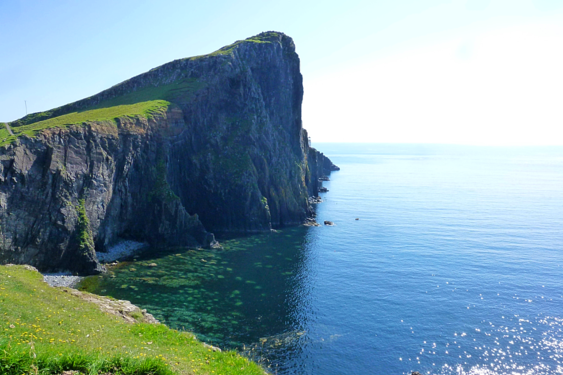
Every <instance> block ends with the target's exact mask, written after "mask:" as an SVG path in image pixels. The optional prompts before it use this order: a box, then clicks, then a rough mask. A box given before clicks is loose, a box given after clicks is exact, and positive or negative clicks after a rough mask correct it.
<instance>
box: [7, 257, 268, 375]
mask: <svg viewBox="0 0 563 375" xmlns="http://www.w3.org/2000/svg"><path fill="white" fill-rule="evenodd" d="M69 370H76V371H80V372H81V373H83V374H106V373H111V374H123V375H133V374H135V375H143V374H147V375H148V374H153V375H158V374H160V375H172V374H210V375H217V374H264V371H263V370H262V369H261V368H260V367H259V366H258V365H256V364H255V363H253V362H251V361H249V360H247V359H246V358H243V357H240V356H239V355H237V354H236V353H234V352H222V353H220V352H213V351H211V350H210V349H208V348H205V347H204V346H203V345H202V344H201V343H200V342H199V341H197V340H196V339H195V338H194V336H193V335H192V334H191V333H187V332H178V331H175V330H172V329H169V328H167V327H166V326H164V325H153V324H146V323H136V324H127V323H125V322H124V321H123V320H122V319H121V318H118V317H116V316H114V315H110V314H107V313H104V312H102V311H100V309H99V307H98V306H97V305H94V304H92V303H89V302H85V301H84V300H82V299H79V298H77V297H75V296H72V295H70V294H68V293H65V292H64V291H63V290H61V289H59V288H52V287H50V286H48V285H47V284H45V283H43V282H42V276H41V274H39V273H37V272H34V271H28V270H26V269H25V268H24V267H23V266H11V267H6V266H0V373H2V374H6V375H21V374H61V373H62V372H63V371H69Z"/></svg>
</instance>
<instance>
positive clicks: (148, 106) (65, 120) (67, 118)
mask: <svg viewBox="0 0 563 375" xmlns="http://www.w3.org/2000/svg"><path fill="white" fill-rule="evenodd" d="M169 105H170V103H169V102H167V101H165V100H151V101H146V102H140V103H135V104H127V105H116V106H112V107H104V108H96V109H91V110H85V111H81V112H72V113H68V114H66V115H62V116H58V117H53V118H50V119H47V120H43V121H38V122H34V123H31V124H29V125H21V126H18V127H10V128H11V130H12V133H13V134H10V133H9V131H8V128H7V125H6V124H2V128H0V147H1V146H4V145H6V144H9V143H12V142H14V141H15V140H16V139H17V138H18V137H21V136H22V135H27V136H29V137H35V136H36V135H37V134H39V132H41V131H42V130H45V129H53V128H63V129H64V128H68V127H69V126H71V125H77V124H84V123H87V122H94V121H107V122H110V123H113V124H115V119H116V118H119V117H138V116H143V117H151V116H153V115H154V114H156V113H162V112H164V111H166V109H167V108H168V106H169ZM8 126H9V125H8Z"/></svg>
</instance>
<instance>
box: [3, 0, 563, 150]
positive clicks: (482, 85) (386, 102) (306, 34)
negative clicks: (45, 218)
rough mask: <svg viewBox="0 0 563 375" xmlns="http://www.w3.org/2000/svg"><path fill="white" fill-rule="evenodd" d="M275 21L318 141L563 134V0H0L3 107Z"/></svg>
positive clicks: (121, 75) (109, 78)
mask: <svg viewBox="0 0 563 375" xmlns="http://www.w3.org/2000/svg"><path fill="white" fill-rule="evenodd" d="M268 30H276V31H282V32H284V33H286V34H288V35H289V36H291V37H292V38H293V39H294V40H295V43H296V45H297V52H298V53H299V56H300V57H301V68H302V73H303V75H304V86H305V99H304V102H303V120H304V126H305V128H307V129H308V130H309V133H310V135H311V136H312V138H313V140H314V141H316V142H393V143H402V142H408V143H412V142H416V143H462V144H500V145H513V144H531V145H537V144H558V145H563V0H450V1H447V0H412V1H409V0H397V1H389V0H383V1H379V0H371V1H360V0H348V1H305V0H299V1H297V0H286V1H283V2H281V1H280V2H275V3H274V2H268V1H263V0H262V1H254V0H252V1H237V2H234V1H185V0H184V1H180V0H178V1H162V0H161V1H158V2H157V1H142V0H134V1H133V0H111V1H106V0H96V1H87V0H81V1H76V0H57V1H43V0H20V1H18V0H0V120H1V121H12V120H15V119H17V118H20V117H22V116H23V115H25V106H24V100H26V101H27V106H28V110H29V112H30V113H31V112H38V111H43V110H47V109H51V108H54V107H57V106H60V105H63V104H66V103H69V102H72V101H75V100H78V99H81V98H84V97H87V96H90V95H92V94H95V93H97V92H99V91H102V90H104V89H106V88H108V87H110V86H112V85H114V84H117V83H119V82H121V81H123V80H126V79H128V78H130V77H132V76H135V75H137V74H140V73H143V72H145V71H147V70H149V69H151V68H154V67H156V66H159V65H162V64H164V63H166V62H168V61H171V60H174V59H178V58H183V57H188V56H194V55H201V54H205V53H209V52H212V51H215V50H217V49H219V48H220V47H222V46H224V45H226V44H230V43H232V42H234V41H235V40H239V39H244V38H247V37H249V36H252V35H255V34H258V33H260V32H262V31H268Z"/></svg>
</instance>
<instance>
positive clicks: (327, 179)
mask: <svg viewBox="0 0 563 375" xmlns="http://www.w3.org/2000/svg"><path fill="white" fill-rule="evenodd" d="M319 181H330V178H328V177H327V176H321V177H319Z"/></svg>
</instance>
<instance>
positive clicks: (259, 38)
mask: <svg viewBox="0 0 563 375" xmlns="http://www.w3.org/2000/svg"><path fill="white" fill-rule="evenodd" d="M278 35H279V33H276V32H273V31H268V32H264V33H261V34H258V35H256V36H253V37H250V38H247V39H245V40H239V41H236V42H234V43H233V44H229V45H228V46H225V47H222V48H220V49H218V50H217V51H215V52H212V53H209V54H207V55H201V56H194V57H190V59H191V60H197V59H201V58H203V57H209V56H219V55H230V54H232V53H233V51H234V50H235V48H236V47H238V46H239V45H240V44H242V43H249V42H250V43H272V42H271V41H269V40H268V38H271V37H276V36H278Z"/></svg>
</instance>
